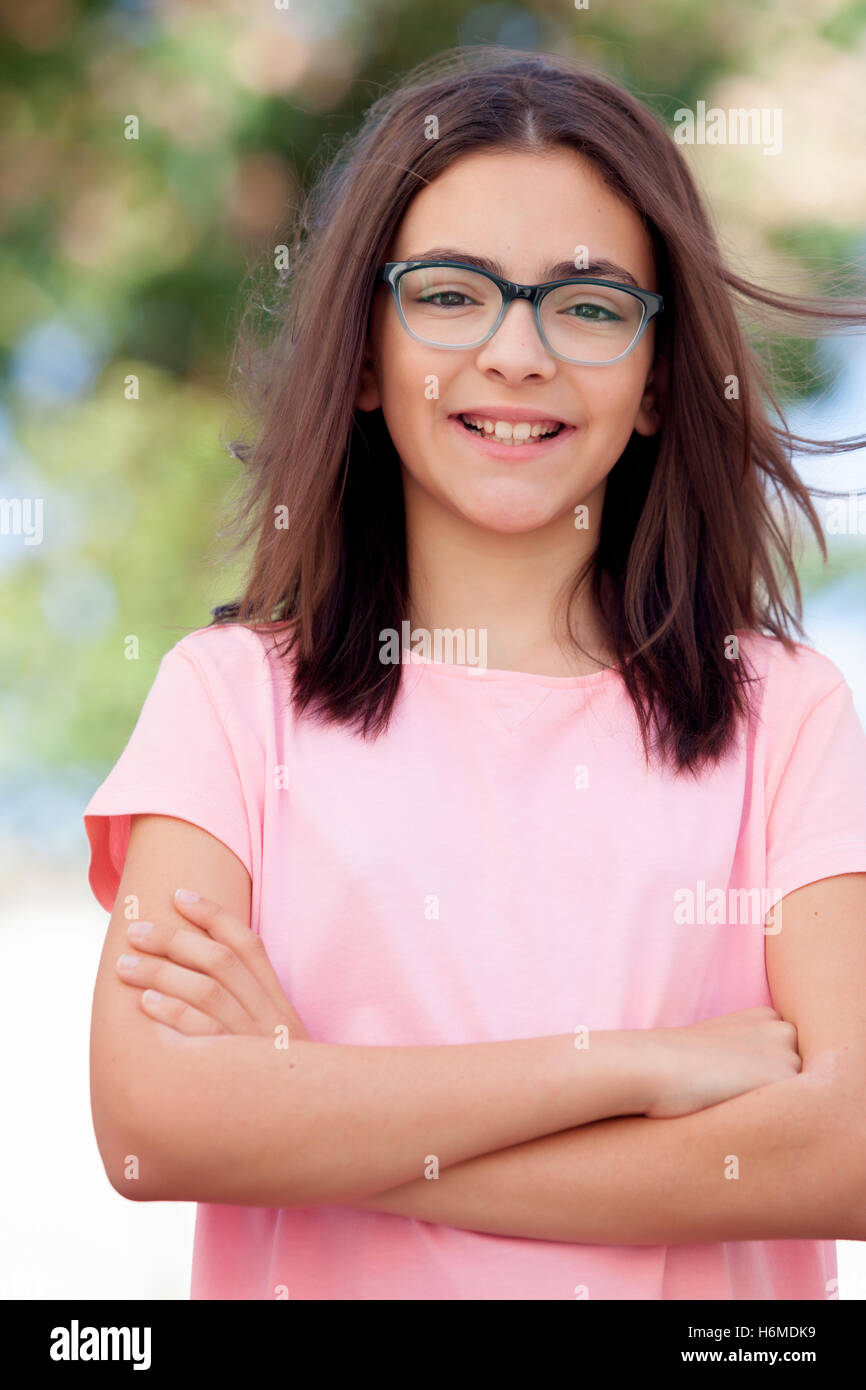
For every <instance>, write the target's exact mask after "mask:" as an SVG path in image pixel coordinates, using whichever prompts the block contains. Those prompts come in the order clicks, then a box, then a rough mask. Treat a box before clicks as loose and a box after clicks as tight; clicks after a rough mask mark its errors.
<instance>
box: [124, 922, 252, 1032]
mask: <svg viewBox="0 0 866 1390" xmlns="http://www.w3.org/2000/svg"><path fill="white" fill-rule="evenodd" d="M127 933H128V936H129V939H130V942H131V944H132V945H133V947H134V948H135V949H136V950H137V951H142V952H144V953H145V954H146V955H148V956H161V957H164V958H165V959H167V960H170V961H173V962H174V963H175V965H182V966H185V967H186V968H187V969H189V970H196V971H198V972H199V974H202V975H209V976H210V978H211V979H213V980H217V981H218V982H219V983H220V984H221V985H222V987H223V989H225V990H226V991H227V992H228V993H229V994H230V995H232V997H233V998H235V999H236V1000H237V1002H238V1003H239V1004H240V1006H241V1008H242V1009H243V1010H244V1011H245V1013H246V1015H247V1017H248V1019H252V1020H256V1021H259V1022H261V1021H264V1020H266V1019H267V1018H269V1017H270V1015H271V1013H273V1007H272V1005H271V1003H270V999H269V997H268V994H267V992H266V991H265V989H264V987H263V986H262V984H261V983H260V982H259V980H258V979H257V978H256V976H255V975H254V973H253V972H252V971H251V970H250V968H249V965H248V964H247V962H246V961H245V960H243V959H242V958H241V956H239V955H238V954H237V953H236V952H235V951H234V950H232V948H231V947H230V946H227V945H226V944H224V943H223V942H221V941H216V940H214V939H212V938H211V936H210V934H207V935H205V934H204V932H201V931H190V929H189V927H186V926H177V925H175V924H172V923H168V922H130V924H129V927H128V928H127Z"/></svg>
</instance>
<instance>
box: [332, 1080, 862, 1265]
mask: <svg viewBox="0 0 866 1390" xmlns="http://www.w3.org/2000/svg"><path fill="white" fill-rule="evenodd" d="M837 1114H838V1107H837V1102H836V1100H835V1099H834V1097H833V1095H832V1091H831V1089H830V1088H829V1086H826V1085H825V1084H824V1081H823V1079H822V1078H819V1077H816V1076H812V1075H808V1076H807V1075H805V1074H803V1075H800V1076H797V1077H794V1078H791V1079H789V1080H785V1081H781V1082H778V1083H775V1084H773V1085H770V1086H764V1087H760V1088H759V1089H757V1090H754V1091H749V1092H747V1093H745V1094H743V1095H740V1096H737V1097H735V1098H733V1099H731V1100H727V1101H725V1102H723V1103H722V1104H719V1105H714V1106H711V1107H709V1108H708V1109H705V1110H699V1111H696V1112H695V1113H694V1114H690V1115H684V1116H681V1117H678V1118H676V1119H647V1118H646V1117H643V1116H641V1117H629V1118H618V1119H610V1120H604V1121H601V1122H598V1123H593V1124H589V1125H585V1126H584V1127H582V1128H580V1129H572V1130H569V1131H567V1132H565V1133H560V1134H555V1135H551V1136H548V1137H545V1138H540V1139H537V1140H534V1141H530V1142H528V1143H523V1144H520V1145H517V1146H515V1147H512V1148H510V1149H507V1150H504V1151H502V1152H499V1153H495V1154H493V1153H488V1154H485V1155H482V1156H480V1157H477V1158H474V1159H472V1160H470V1161H468V1162H464V1163H460V1164H458V1165H456V1166H455V1167H452V1168H449V1169H448V1170H447V1172H445V1173H443V1174H442V1175H441V1176H440V1178H439V1179H438V1180H437V1181H425V1180H424V1179H421V1180H420V1181H415V1182H412V1183H410V1184H408V1185H407V1186H404V1187H402V1188H399V1189H396V1190H395V1191H391V1192H382V1193H378V1194H376V1195H375V1196H372V1197H369V1198H367V1199H365V1200H363V1201H362V1202H360V1203H358V1204H357V1205H360V1206H362V1207H366V1208H367V1209H370V1210H377V1211H386V1212H391V1213H394V1214H397V1215H400V1216H409V1217H414V1218H415V1219H417V1220H421V1221H432V1222H436V1223H439V1224H442V1225H447V1226H457V1227H462V1228H464V1229H467V1230H475V1231H482V1232H486V1233H488V1234H493V1235H508V1236H524V1237H532V1238H535V1239H540V1240H562V1241H574V1242H582V1243H587V1244H604V1245H678V1244H696V1243H702V1242H710V1241H733V1240H762V1239H763V1240H772V1239H798V1238H805V1239H808V1238H813V1239H822V1238H827V1239H836V1238H838V1239H854V1240H863V1239H866V1210H864V1200H863V1195H862V1194H863V1192H864V1187H866V1184H864V1180H863V1179H864V1170H866V1156H864V1145H863V1143H862V1142H860V1143H857V1142H855V1134H857V1133H860V1132H862V1128H863V1126H862V1118H861V1117H860V1116H859V1115H857V1116H856V1117H849V1124H848V1126H847V1128H846V1126H845V1125H844V1124H840V1123H839V1122H838V1121H837V1119H836V1116H837ZM735 1172H738V1176H733V1174H734V1173H735Z"/></svg>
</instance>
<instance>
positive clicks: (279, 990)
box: [174, 888, 286, 1010]
mask: <svg viewBox="0 0 866 1390" xmlns="http://www.w3.org/2000/svg"><path fill="white" fill-rule="evenodd" d="M191 891H192V890H191V889H189V888H178V889H177V890H176V892H175V895H174V901H175V905H176V907H177V909H178V911H179V912H182V913H183V915H184V917H188V918H189V920H190V921H191V922H195V924H196V926H199V927H202V928H203V929H204V930H205V931H206V932H207V933H208V935H209V936H210V937H212V939H213V940H214V941H220V942H222V943H223V945H225V946H229V947H230V948H231V949H232V950H233V951H235V953H236V954H237V955H238V956H240V958H241V960H243V961H244V963H245V964H246V966H247V968H248V970H249V971H250V972H251V974H252V975H254V976H255V978H256V979H257V980H258V981H259V983H260V985H261V986H262V988H263V989H264V991H265V993H266V994H267V997H268V999H269V1000H270V1002H271V1004H272V1005H273V1006H274V1008H276V1009H279V1010H283V1009H285V1007H286V993H285V990H284V989H283V987H282V985H281V984H280V981H279V976H278V975H277V973H276V971H275V970H274V967H273V966H272V965H271V962H270V960H269V959H268V953H267V951H266V950H265V945H264V942H263V941H262V938H261V937H260V936H259V934H258V932H254V931H252V930H251V928H250V927H248V926H247V925H246V923H244V922H242V921H241V920H240V919H239V918H238V917H234V916H233V915H232V914H231V913H230V912H227V911H226V910H225V908H224V907H221V906H220V904H219V903H215V902H213V900H212V899H211V898H204V897H202V896H201V895H200V894H196V895H195V897H194V898H191V899H187V898H183V897H181V894H183V893H190V892H191Z"/></svg>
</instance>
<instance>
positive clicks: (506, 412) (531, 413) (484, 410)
mask: <svg viewBox="0 0 866 1390" xmlns="http://www.w3.org/2000/svg"><path fill="white" fill-rule="evenodd" d="M458 415H481V416H483V417H484V419H485V420H511V421H513V422H514V423H515V424H516V423H519V422H520V421H521V420H528V421H529V422H530V424H535V422H536V421H537V422H538V424H539V425H542V424H544V425H547V424H550V423H551V422H552V423H553V424H556V425H566V426H568V421H567V420H563V418H562V416H561V415H545V413H544V410H543V409H541V410H530V409H528V407H526V406H518V405H495V406H487V405H467V406H466V407H465V408H464V409H463V410H455V411H454V416H453V417H452V418H454V417H456V416H458Z"/></svg>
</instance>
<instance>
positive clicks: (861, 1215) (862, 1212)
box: [839, 1127, 866, 1241]
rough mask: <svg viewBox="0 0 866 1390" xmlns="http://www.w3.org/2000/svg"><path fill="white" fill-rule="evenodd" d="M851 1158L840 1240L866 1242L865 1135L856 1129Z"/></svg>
mask: <svg viewBox="0 0 866 1390" xmlns="http://www.w3.org/2000/svg"><path fill="white" fill-rule="evenodd" d="M857 1135H858V1137H857V1139H856V1140H855V1142H854V1144H853V1146H852V1147H853V1154H852V1158H851V1174H852V1180H851V1191H850V1197H849V1201H848V1205H847V1211H846V1213H845V1222H844V1225H845V1229H844V1232H843V1233H842V1234H841V1235H840V1237H839V1239H840V1240H864V1241H866V1134H862V1133H861V1132H860V1129H859V1127H858V1129H857Z"/></svg>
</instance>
